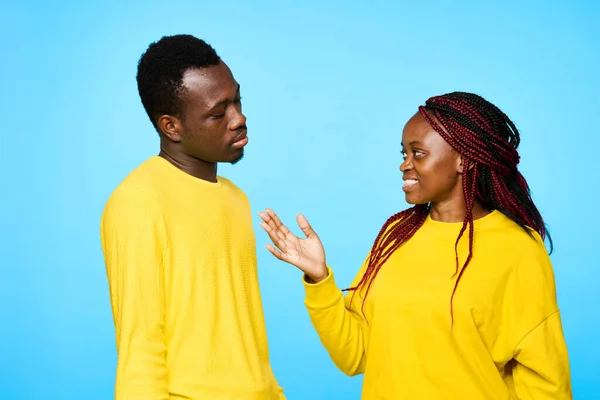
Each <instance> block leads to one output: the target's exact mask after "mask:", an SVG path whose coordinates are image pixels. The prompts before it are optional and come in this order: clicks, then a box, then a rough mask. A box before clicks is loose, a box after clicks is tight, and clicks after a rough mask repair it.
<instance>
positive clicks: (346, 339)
mask: <svg viewBox="0 0 600 400" xmlns="http://www.w3.org/2000/svg"><path fill="white" fill-rule="evenodd" d="M363 269H364V266H363ZM363 269H361V272H360V273H359V274H358V276H357V278H356V279H355V281H356V282H358V279H360V277H362V273H363ZM328 270H329V276H328V277H327V278H325V279H324V280H323V281H321V282H319V283H317V284H310V283H307V282H306V279H304V287H305V291H306V298H305V305H306V307H307V310H308V313H309V315H310V319H311V321H312V323H313V326H314V327H315V329H316V331H317V333H318V335H319V338H320V340H321V343H322V344H323V346H325V348H326V349H327V352H328V353H329V355H330V357H331V359H332V361H333V362H334V364H335V365H336V366H337V367H338V368H339V369H340V370H341V371H342V372H343V373H345V374H346V375H350V376H353V375H359V374H362V373H364V371H365V363H366V356H365V339H364V332H363V329H364V326H363V325H364V318H363V315H362V312H361V305H362V297H361V296H360V293H359V292H360V291H357V292H356V294H355V296H354V299H352V294H353V292H349V293H348V294H347V295H346V296H343V295H342V291H341V290H340V289H338V287H337V285H336V283H335V279H334V275H333V271H332V270H331V269H330V268H329V267H328ZM356 282H355V284H356ZM353 286H354V284H353Z"/></svg>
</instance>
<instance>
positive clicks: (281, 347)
mask: <svg viewBox="0 0 600 400" xmlns="http://www.w3.org/2000/svg"><path fill="white" fill-rule="evenodd" d="M119 3H120V2H117V1H102V2H99V1H98V2H95V3H92V2H68V1H53V2H41V1H39V2H35V1H19V2H17V1H12V2H9V3H7V2H3V3H2V5H1V6H0V33H1V35H2V51H1V52H0V57H1V63H0V72H1V73H0V84H1V86H0V87H1V89H0V93H1V95H0V96H1V97H0V112H1V115H2V122H3V126H2V141H1V144H2V147H1V149H2V155H1V157H0V174H1V182H2V195H1V196H0V202H1V208H0V209H1V210H2V211H1V220H0V222H1V224H2V225H1V229H0V235H2V236H1V241H0V263H1V268H2V269H1V273H2V278H1V279H0V304H1V308H0V321H1V324H2V325H1V329H0V345H1V346H2V348H1V350H2V352H1V359H0V398H1V399H87V400H94V399H109V398H111V397H112V393H113V383H114V368H115V363H116V353H115V345H114V328H113V325H112V317H111V312H110V303H109V297H108V288H107V282H106V277H105V272H104V264H103V259H102V253H101V249H100V241H99V219H100V214H101V211H102V208H103V206H104V203H105V201H106V199H107V197H108V195H109V194H110V192H111V191H112V190H113V189H114V187H115V186H116V185H117V184H118V183H119V182H120V180H121V179H122V178H123V177H124V176H125V175H126V174H127V173H128V172H129V171H131V170H132V169H133V168H135V167H136V166H137V165H138V164H139V163H141V162H142V161H143V160H145V159H146V158H147V157H149V156H151V155H154V154H156V153H157V149H158V138H157V135H156V133H155V132H154V130H153V128H152V127H151V125H150V122H149V120H148V118H147V117H146V115H145V113H144V110H143V108H142V105H141V103H140V101H139V98H138V94H137V89H136V84H135V72H136V63H137V60H138V58H139V56H140V55H141V53H142V52H143V51H144V50H145V49H146V47H147V46H148V44H149V43H150V42H152V41H155V40H157V39H159V38H160V37H161V36H162V35H165V34H174V33H191V34H194V35H196V36H198V37H201V38H204V39H205V40H207V41H208V42H209V43H211V44H212V45H214V46H215V48H216V49H217V51H218V53H219V54H220V55H221V56H222V57H223V59H224V60H225V62H226V63H228V64H229V66H230V67H231V69H232V70H233V72H234V75H235V77H236V79H237V80H238V81H239V82H240V83H241V87H242V96H243V103H244V111H245V114H246V115H247V117H248V126H249V138H250V143H249V145H248V147H247V151H246V157H245V158H244V160H243V161H242V162H241V163H239V164H237V165H236V166H233V167H232V166H229V165H224V166H222V167H221V168H220V170H219V172H220V174H222V175H225V176H228V177H230V178H231V179H233V180H234V181H235V182H236V183H238V184H239V186H240V187H242V189H244V190H245V191H246V192H247V194H248V195H249V197H250V200H251V202H252V206H253V208H254V210H253V211H254V212H255V213H256V212H258V211H259V210H260V209H263V208H264V207H272V208H274V209H275V210H276V211H277V212H279V213H280V214H281V216H282V217H283V219H284V221H287V222H288V223H289V224H290V225H294V226H295V223H294V219H293V218H294V216H295V214H296V213H297V212H302V213H304V214H305V215H306V216H307V217H308V218H309V220H310V221H311V223H312V224H313V226H314V227H315V229H316V230H317V232H318V233H319V234H320V235H321V237H322V240H323V241H324V243H325V246H326V249H327V255H328V260H329V262H330V264H331V265H332V266H333V267H334V269H335V271H336V275H337V280H338V283H339V284H340V285H342V286H344V285H348V284H349V283H350V281H351V279H352V278H353V276H354V274H355V273H356V272H357V270H358V268H359V264H360V262H361V261H362V260H363V258H364V257H365V255H366V252H367V251H368V250H369V248H370V246H371V243H372V240H373V238H374V236H375V235H376V233H377V231H378V229H379V228H380V226H381V224H382V223H383V221H384V220H385V219H386V218H387V217H388V216H389V215H391V214H393V213H394V212H396V211H398V210H400V209H403V208H405V207H406V204H405V203H404V197H403V194H402V192H401V188H400V187H401V182H400V174H399V172H398V166H399V164H400V162H401V157H400V138H401V131H402V128H403V126H404V123H405V122H406V120H407V119H408V118H409V117H410V116H411V115H412V114H413V113H414V112H415V111H416V107H417V106H418V105H420V104H423V103H424V102H425V100H426V99H427V98H428V97H430V96H432V95H436V94H442V93H445V92H449V91H453V90H463V91H472V92H476V93H479V94H481V95H483V96H484V97H486V98H488V99H489V100H490V101H492V102H494V103H495V104H496V105H498V106H499V107H500V108H502V109H503V110H504V111H505V112H506V113H507V114H508V115H509V116H510V117H511V118H512V119H513V120H514V121H515V123H516V124H517V127H518V128H519V129H520V130H521V133H522V139H523V142H522V146H521V148H520V152H521V155H522V163H521V170H522V172H523V174H524V175H525V177H526V178H527V179H528V181H529V183H530V185H531V187H532V189H533V195H534V199H535V201H536V202H537V204H538V206H539V208H540V209H541V210H542V212H543V216H544V217H545V219H546V220H547V222H548V224H549V227H550V230H551V233H552V234H553V237H554V239H555V244H556V251H555V253H554V254H553V256H552V260H553V262H554V267H555V273H556V280H557V291H558V297H559V303H560V306H561V309H562V317H563V324H564V332H565V335H566V339H567V342H568V346H569V351H570V358H571V369H572V377H573V388H574V393H575V398H577V399H582V400H583V399H595V398H599V397H598V392H599V391H600V389H599V387H600V370H599V368H598V366H597V365H598V359H600V343H599V339H598V331H600V290H598V286H599V280H600V268H599V267H600V257H599V256H598V250H597V247H595V246H597V242H596V241H595V240H594V238H595V237H596V238H598V235H597V226H598V224H599V223H600V219H599V217H598V214H597V212H596V211H595V204H594V203H593V201H594V200H595V199H597V197H598V195H599V194H600V192H599V190H598V183H597V175H598V173H599V172H600V166H599V162H598V156H597V153H598V149H599V146H600V139H599V137H600V135H599V134H598V121H597V118H598V117H597V115H598V109H600V100H599V98H600V96H599V93H600V79H599V78H598V68H599V67H598V65H599V64H600V45H599V44H598V43H599V40H600V24H599V23H598V21H599V20H600V5H599V4H600V3H598V2H592V1H589V2H584V1H570V2H567V1H563V2H559V1H553V0H550V1H529V2H522V1H519V2H516V1H503V2H502V5H492V4H491V3H487V2H481V1H441V2H436V1H430V2H427V5H421V3H424V2H416V1H411V2H408V1H406V2H401V1H397V2H384V1H377V0H375V1H373V0H371V1H369V2H366V1H354V2H350V1H329V2H326V3H327V4H320V3H325V2H321V1H304V2H301V3H302V4H301V5H299V4H296V3H300V2H291V1H277V2H276V1H248V2H241V1H234V0H232V1H228V2H217V1H214V2H210V3H207V2H200V1H189V2H185V1H171V2H153V1H139V2H122V3H121V4H119ZM417 3H419V4H417ZM483 3H485V4H483ZM255 215H256V214H255ZM255 226H256V228H257V239H258V254H259V267H260V283H261V288H262V295H263V300H264V307H265V313H266V320H267V328H268V333H269V343H270V352H271V357H272V365H273V368H274V371H275V374H276V376H277V378H278V380H279V382H280V384H281V385H282V386H283V387H284V388H285V391H286V394H287V396H288V398H289V399H292V400H293V399H312V400H316V399H332V398H345V399H358V398H359V395H360V387H361V382H362V378H361V377H357V378H348V377H346V376H344V375H343V374H342V373H341V372H339V371H338V370H336V368H335V367H334V365H333V363H332V362H331V361H330V359H329V357H328V356H327V353H326V352H325V350H324V349H323V348H322V347H321V345H320V343H319V341H318V338H317V335H316V333H315V332H314V330H313V328H312V326H311V324H310V321H309V319H308V315H307V313H306V310H305V308H304V305H303V288H302V285H301V281H300V279H301V278H300V272H299V271H298V270H296V269H294V268H293V267H291V266H289V265H287V264H283V263H281V262H279V261H277V260H276V259H274V258H272V257H271V256H270V254H268V252H267V251H266V250H265V249H264V248H263V245H264V244H265V243H267V239H268V238H267V237H266V235H265V234H264V233H263V232H262V231H260V229H259V226H258V218H257V217H255Z"/></svg>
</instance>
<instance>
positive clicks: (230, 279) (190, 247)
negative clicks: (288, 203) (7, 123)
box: [101, 35, 285, 400]
mask: <svg viewBox="0 0 600 400" xmlns="http://www.w3.org/2000/svg"><path fill="white" fill-rule="evenodd" d="M137 83H138V90H139V94H140V98H141V100H142V104H143V105H144V108H145V110H146V112H147V113H148V116H149V117H150V120H151V121H152V124H153V125H154V127H155V128H156V130H157V131H158V133H159V136H160V153H159V154H158V155H157V156H153V157H150V158H149V159H148V160H146V161H145V162H144V163H142V164H141V165H140V166H139V167H137V168H136V169H135V170H134V171H133V172H131V173H130V174H129V175H128V176H127V177H126V178H125V179H124V180H123V182H121V184H120V185H119V186H118V187H117V188H116V189H115V191H114V192H113V193H112V194H111V196H110V198H109V200H108V202H107V204H106V207H105V209H104V212H103V215H102V222H101V239H102V247H103V252H104V258H105V262H106V272H107V277H108V282H109V288H110V298H111V304H112V311H113V317H114V323H115V328H116V344H117V352H118V363H117V372H116V384H115V398H116V399H117V400H130V399H131V400H133V399H136V400H139V399H144V400H158V399H174V398H178V399H195V400H200V399H219V400H225V399H284V398H285V397H284V395H283V390H282V389H281V388H280V387H279V385H278V383H277V381H276V379H275V377H274V375H273V372H272V370H271V366H270V362H269V355H268V346H267V336H266V331H265V323H264V316H263V310H262V304H261V298H260V293H259V286H258V279H257V266H256V248H255V237H254V232H253V228H252V217H251V212H250V206H249V203H248V199H247V197H246V195H245V194H244V193H243V192H242V191H241V190H240V189H239V188H238V187H237V186H235V185H234V184H233V183H232V182H230V181H229V180H227V179H225V178H223V177H221V176H218V175H217V164H218V163H219V162H229V163H232V164H233V163H236V162H238V161H239V160H240V159H241V158H242V155H243V152H244V146H245V145H246V144H247V143H248V138H247V136H246V117H245V116H244V114H242V106H241V98H240V85H239V84H238V83H237V82H236V81H235V79H234V77H233V75H232V73H231V71H230V70H229V68H228V67H227V65H226V64H225V63H224V62H223V61H222V60H221V59H220V57H219V56H218V55H217V53H216V52H215V50H214V49H213V48H212V47H211V46H210V45H208V44H206V43H205V42H204V41H202V40H200V39H197V38H195V37H193V36H190V35H176V36H170V37H163V38H162V39H161V40H159V41H158V42H156V43H152V44H151V45H150V46H149V47H148V49H147V51H146V52H145V54H143V55H142V57H141V59H140V61H139V64H138V72H137Z"/></svg>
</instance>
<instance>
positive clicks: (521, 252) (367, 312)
mask: <svg viewBox="0 0 600 400" xmlns="http://www.w3.org/2000/svg"><path fill="white" fill-rule="evenodd" d="M518 145H519V133H518V131H517V129H516V127H515V125H514V124H513V122H512V121H511V120H510V119H509V118H508V117H507V116H506V115H505V114H504V113H503V112H502V111H500V110H499V109H498V108H497V107H495V106H494V105H493V104H491V103H489V102H488V101H486V100H484V99H483V98H481V97H479V96H477V95H474V94H470V93H460V92H459V93H450V94H446V95H443V96H437V97H433V98H431V99H429V100H428V101H427V102H426V105H425V106H421V107H419V109H418V112H417V113H416V114H415V115H414V116H413V117H412V118H411V119H410V120H409V121H408V123H407V124H406V126H405V128H404V131H403V133H402V152H403V158H404V161H403V163H402V164H401V165H400V170H401V171H402V174H403V180H404V186H403V190H404V192H405V193H406V201H407V202H408V203H409V204H414V206H413V207H412V208H410V209H408V210H405V211H403V212H400V213H398V214H396V215H394V216H392V217H391V218H390V219H388V221H387V222H386V223H385V224H384V226H383V228H382V229H381V231H380V233H379V235H378V236H377V238H376V240H375V242H374V244H373V247H372V249H371V251H370V253H369V255H368V257H367V259H366V260H365V262H364V264H363V267H362V268H361V270H360V271H359V273H358V275H357V277H356V279H355V281H354V282H353V284H352V286H351V288H349V289H347V290H348V291H349V293H348V294H347V295H346V296H343V295H342V291H340V290H339V289H338V288H337V286H336V283H335V281H334V275H333V272H332V270H331V268H329V267H328V266H327V264H326V259H325V251H324V249H323V246H322V244H321V241H320V240H319V237H318V236H317V234H316V233H315V232H314V230H313V229H312V228H311V226H310V225H309V223H308V221H307V220H306V218H304V217H303V216H302V215H299V216H298V224H299V226H300V228H301V229H302V231H303V232H304V234H305V235H306V238H305V239H299V238H297V237H296V236H295V235H294V234H293V233H291V232H290V231H289V229H288V228H287V227H286V226H285V225H283V224H282V223H281V221H280V220H279V218H278V217H277V215H276V214H275V213H274V212H273V211H272V210H269V209H267V210H266V212H264V213H259V215H260V217H261V218H262V219H263V222H261V226H262V227H263V228H264V229H265V231H267V233H268V234H269V237H270V238H271V240H272V241H273V244H274V245H275V246H276V247H277V248H275V247H273V246H271V245H267V249H268V250H269V251H270V252H271V253H272V254H273V255H274V256H275V257H277V258H278V259H280V260H283V261H286V262H288V263H290V264H292V265H295V266H296V267H298V268H299V269H300V270H301V271H303V272H304V285H305V288H306V299H305V303H306V306H307V308H308V311H309V313H310V317H311V320H312V323H313V325H314V327H315V329H316V330H317V332H318V334H319V336H320V338H321V342H322V343H323V345H324V346H325V347H326V349H327V350H328V352H329V354H330V356H331V358H332V360H333V361H334V363H335V364H336V365H337V367H338V368H339V369H341V370H342V371H343V372H344V373H346V374H348V375H356V374H361V373H364V374H365V376H364V383H363V396H362V398H363V399H460V400H467V399H469V400H470V399H535V400H543V399H571V398H572V394H571V382H570V372H569V361H568V355H567V349H566V345H565V340H564V337H563V332H562V326H561V319H560V314H559V310H558V305H557V301H556V290H555V284H554V276H553V271H552V265H551V262H550V259H549V257H548V254H547V251H546V248H545V246H544V239H545V238H546V236H547V234H546V229H545V225H544V221H543V219H542V217H541V215H540V213H539V211H538V210H537V208H536V206H535V205H534V203H533V201H532V200H531V197H530V194H529V188H528V185H527V182H526V181H525V179H524V178H523V176H522V175H521V174H520V173H519V171H518V170H517V164H518V162H519V155H518V153H517V150H516V149H517V147H518ZM550 242H551V241H550Z"/></svg>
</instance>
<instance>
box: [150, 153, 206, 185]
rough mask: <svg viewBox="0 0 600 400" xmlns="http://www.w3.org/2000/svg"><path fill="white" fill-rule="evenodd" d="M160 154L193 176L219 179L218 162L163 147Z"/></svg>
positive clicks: (203, 178)
mask: <svg viewBox="0 0 600 400" xmlns="http://www.w3.org/2000/svg"><path fill="white" fill-rule="evenodd" d="M158 156H159V157H162V158H164V159H165V160H167V161H168V162H170V163H171V164H173V165H174V166H175V167H177V168H179V169H180V170H182V171H183V172H185V173H186V174H189V175H191V176H193V177H196V178H198V179H202V180H205V181H208V182H216V181H217V163H210V162H206V161H202V160H199V159H197V158H195V157H192V156H189V155H187V154H182V153H181V152H175V151H170V150H168V149H165V148H162V147H161V150H160V153H158Z"/></svg>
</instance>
